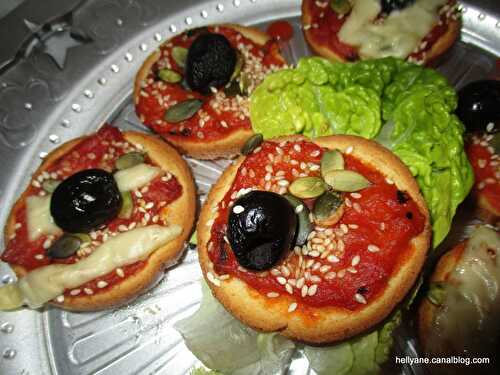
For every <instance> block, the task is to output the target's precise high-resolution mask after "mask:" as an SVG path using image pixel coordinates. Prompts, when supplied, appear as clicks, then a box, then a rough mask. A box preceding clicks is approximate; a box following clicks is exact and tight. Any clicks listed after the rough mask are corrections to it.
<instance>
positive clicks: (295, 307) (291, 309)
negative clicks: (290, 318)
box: [288, 302, 297, 313]
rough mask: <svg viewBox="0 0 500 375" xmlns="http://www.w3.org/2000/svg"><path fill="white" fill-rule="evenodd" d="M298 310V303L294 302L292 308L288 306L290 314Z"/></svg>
mask: <svg viewBox="0 0 500 375" xmlns="http://www.w3.org/2000/svg"><path fill="white" fill-rule="evenodd" d="M296 309H297V302H292V303H291V304H290V306H288V312H289V313H291V312H294V311H295V310H296Z"/></svg>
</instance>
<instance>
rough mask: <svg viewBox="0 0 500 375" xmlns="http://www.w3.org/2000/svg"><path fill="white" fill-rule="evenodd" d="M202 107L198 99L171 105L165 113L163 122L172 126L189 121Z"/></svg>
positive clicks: (201, 102)
mask: <svg viewBox="0 0 500 375" xmlns="http://www.w3.org/2000/svg"><path fill="white" fill-rule="evenodd" d="M202 106H203V101H202V100H200V99H188V100H184V101H183V102H180V103H177V104H176V105H173V106H172V107H170V108H169V109H167V111H166V112H165V121H167V122H170V123H172V124H176V123H178V122H181V121H184V120H187V119H190V118H191V117H193V116H194V115H195V114H196V112H198V110H199V109H200V108H201V107H202Z"/></svg>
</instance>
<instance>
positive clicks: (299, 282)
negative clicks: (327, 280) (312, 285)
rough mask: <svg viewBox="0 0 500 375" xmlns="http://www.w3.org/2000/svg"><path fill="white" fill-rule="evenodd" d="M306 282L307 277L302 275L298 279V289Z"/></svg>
mask: <svg viewBox="0 0 500 375" xmlns="http://www.w3.org/2000/svg"><path fill="white" fill-rule="evenodd" d="M305 282H306V279H304V278H303V277H301V278H300V279H298V280H297V283H296V285H295V286H296V287H297V289H301V288H302V287H303V286H304V283H305Z"/></svg>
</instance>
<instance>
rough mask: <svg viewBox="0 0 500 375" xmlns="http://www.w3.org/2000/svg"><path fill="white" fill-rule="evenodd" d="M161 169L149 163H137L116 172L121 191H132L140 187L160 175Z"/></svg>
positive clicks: (115, 175) (116, 179)
mask: <svg viewBox="0 0 500 375" xmlns="http://www.w3.org/2000/svg"><path fill="white" fill-rule="evenodd" d="M161 172H162V171H161V169H160V168H158V167H154V166H152V165H148V164H144V163H141V164H137V165H135V166H133V167H130V168H127V169H123V170H121V171H118V172H116V173H115V174H114V177H115V181H116V183H117V185H118V189H120V191H130V190H135V189H137V188H140V187H141V186H144V185H146V184H148V183H149V182H150V181H152V180H153V179H154V178H155V177H156V176H159V175H160V173H161Z"/></svg>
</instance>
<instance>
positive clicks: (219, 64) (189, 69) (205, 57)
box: [185, 33, 238, 94]
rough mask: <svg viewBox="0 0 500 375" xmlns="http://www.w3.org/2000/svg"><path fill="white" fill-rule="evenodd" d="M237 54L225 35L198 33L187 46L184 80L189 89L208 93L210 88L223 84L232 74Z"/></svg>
mask: <svg viewBox="0 0 500 375" xmlns="http://www.w3.org/2000/svg"><path fill="white" fill-rule="evenodd" d="M237 58H238V55H237V53H236V51H235V50H234V49H233V47H231V44H230V43H229V41H228V40H227V39H226V37H225V36H223V35H220V34H213V33H206V34H201V35H199V36H198V37H197V38H196V39H195V40H194V41H193V44H191V47H189V51H188V55H187V60H186V71H185V72H186V81H187V83H188V85H189V87H190V88H191V90H194V91H198V92H200V93H202V94H209V93H210V88H211V87H214V88H220V87H223V86H225V85H226V84H227V83H228V82H229V80H230V79H231V76H232V74H233V71H234V68H235V66H236V61H237Z"/></svg>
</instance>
